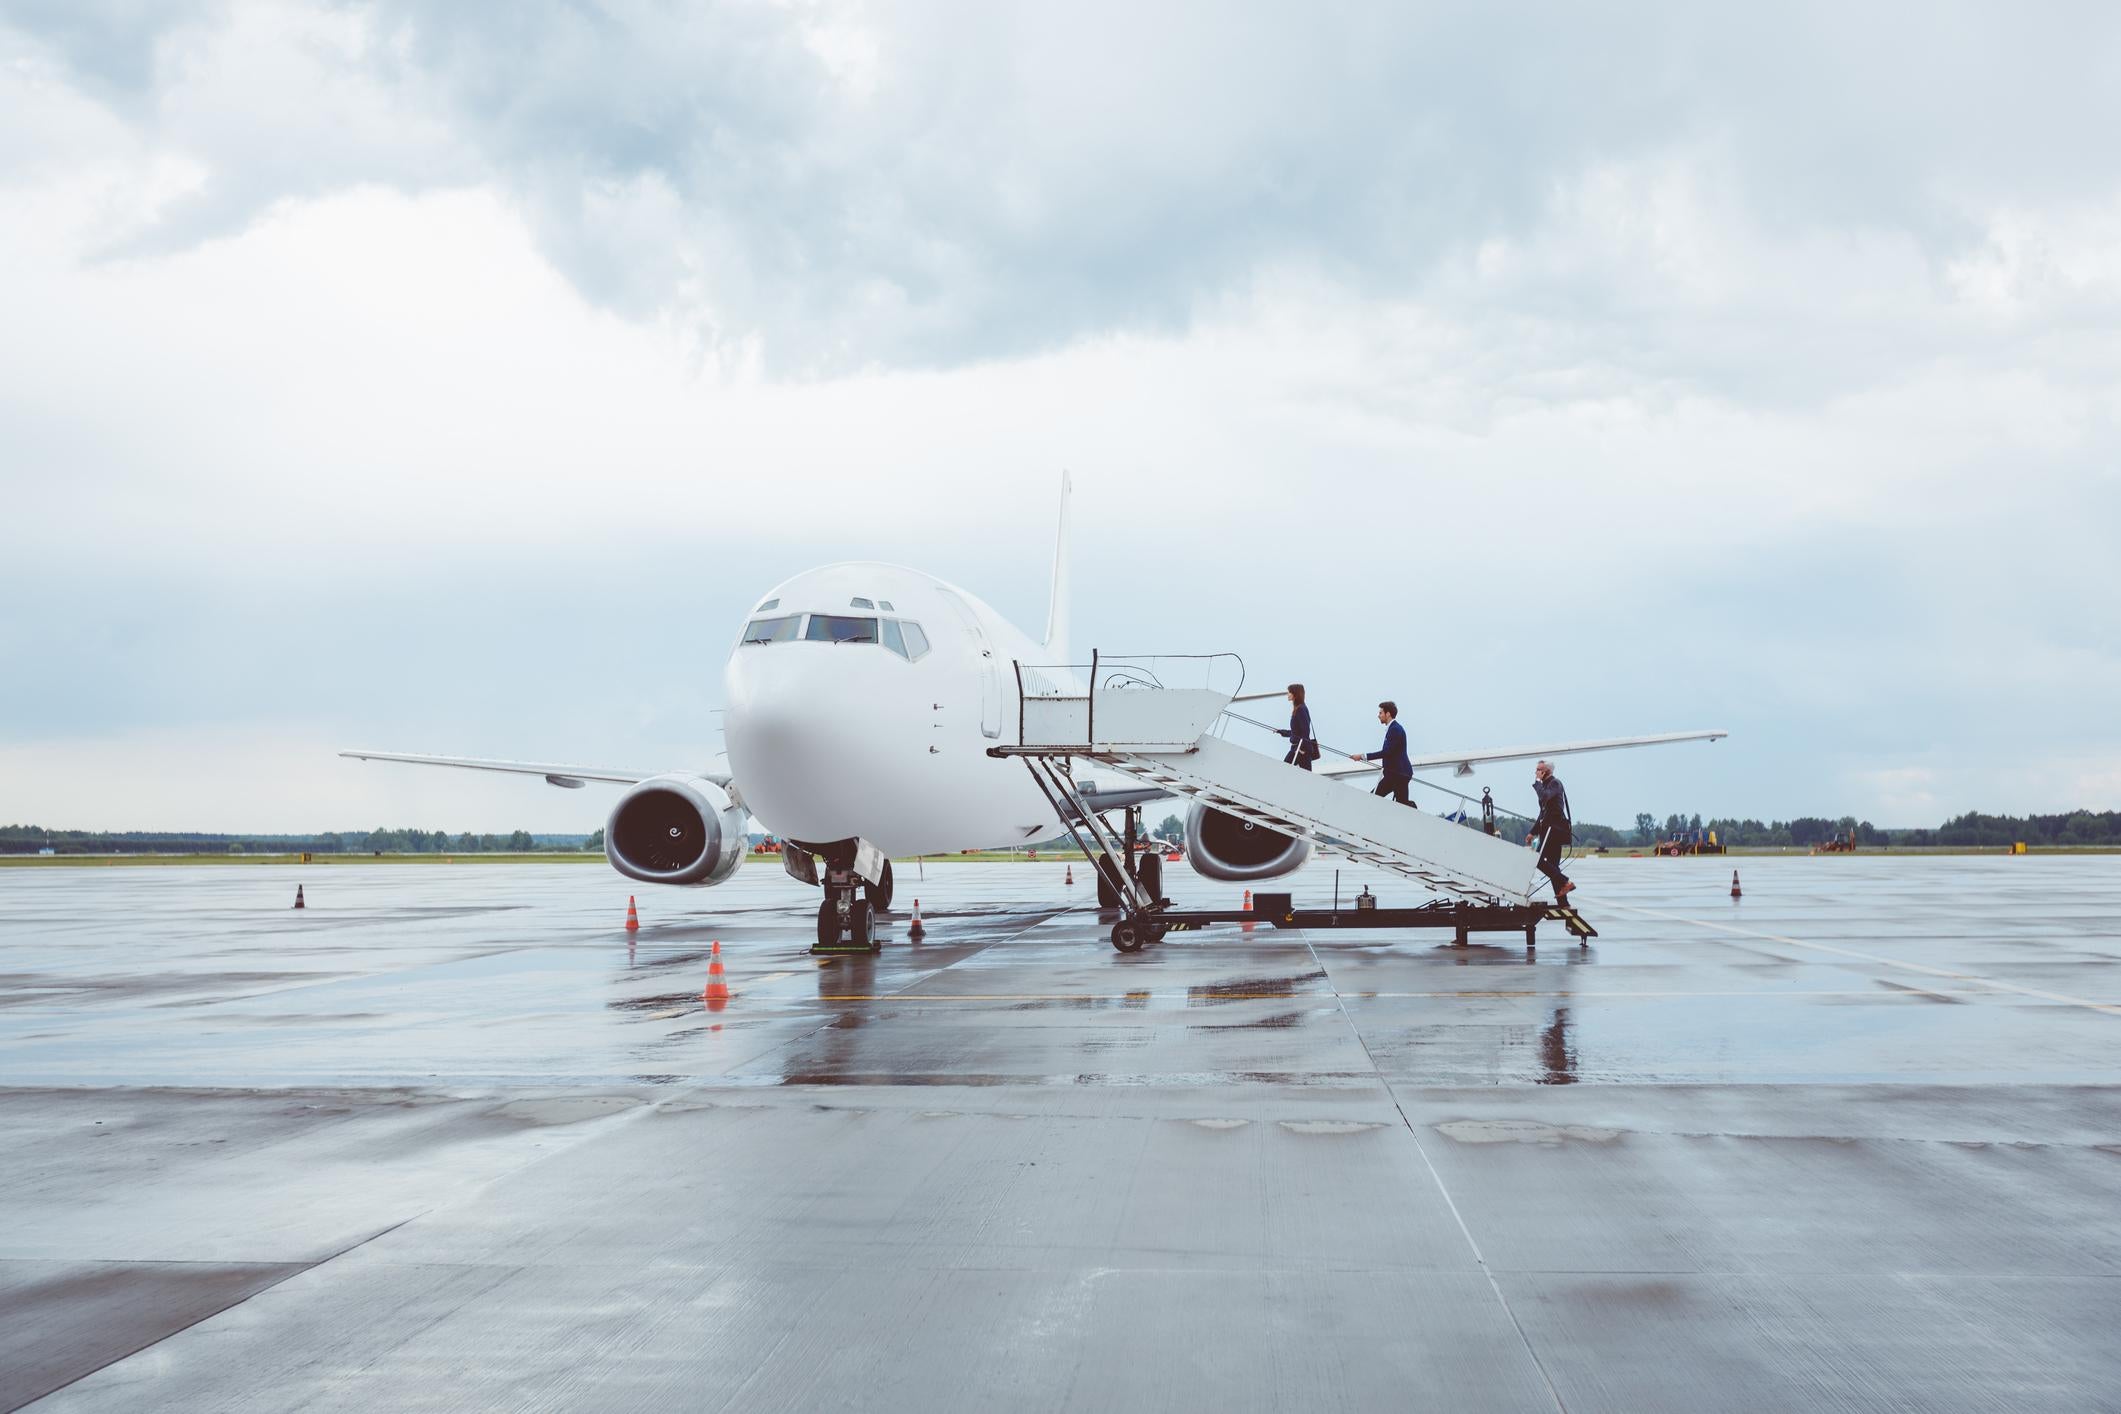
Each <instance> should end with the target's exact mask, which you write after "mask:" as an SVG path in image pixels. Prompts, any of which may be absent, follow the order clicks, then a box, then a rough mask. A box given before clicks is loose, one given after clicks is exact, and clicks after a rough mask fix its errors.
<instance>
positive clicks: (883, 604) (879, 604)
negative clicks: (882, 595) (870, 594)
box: [876, 599, 891, 610]
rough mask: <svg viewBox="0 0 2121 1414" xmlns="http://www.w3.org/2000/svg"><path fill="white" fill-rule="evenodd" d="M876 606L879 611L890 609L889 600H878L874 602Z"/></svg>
mask: <svg viewBox="0 0 2121 1414" xmlns="http://www.w3.org/2000/svg"><path fill="white" fill-rule="evenodd" d="M876 606H877V607H878V608H879V609H886V610H888V609H889V608H890V607H891V601H890V600H889V599H879V600H877V601H876Z"/></svg>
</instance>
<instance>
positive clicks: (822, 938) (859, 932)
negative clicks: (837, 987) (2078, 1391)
mask: <svg viewBox="0 0 2121 1414" xmlns="http://www.w3.org/2000/svg"><path fill="white" fill-rule="evenodd" d="M883 950H884V942H883V939H881V938H879V937H878V936H877V934H876V910H875V909H874V908H872V907H870V905H869V900H868V899H865V898H858V897H856V896H855V895H854V892H853V890H851V889H850V890H848V891H847V894H846V896H845V898H844V899H837V898H828V899H826V900H825V901H824V902H823V903H821V904H819V905H818V910H817V947H816V949H815V951H817V952H872V953H874V952H882V951H883Z"/></svg>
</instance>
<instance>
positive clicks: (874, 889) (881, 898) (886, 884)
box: [862, 859, 897, 913]
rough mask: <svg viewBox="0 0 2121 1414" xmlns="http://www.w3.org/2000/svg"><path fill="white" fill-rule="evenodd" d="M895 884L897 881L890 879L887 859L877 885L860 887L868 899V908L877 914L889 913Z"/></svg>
mask: <svg viewBox="0 0 2121 1414" xmlns="http://www.w3.org/2000/svg"><path fill="white" fill-rule="evenodd" d="M896 883H897V881H896V880H894V879H893V878H892V877H891V861H890V860H888V859H887V860H885V861H884V877H883V879H882V880H881V881H880V882H878V883H874V884H864V885H863V886H862V889H863V891H864V892H865V893H866V894H867V895H868V897H869V906H870V907H871V908H873V909H875V910H876V911H877V912H878V913H889V912H890V911H891V893H892V890H893V888H894V887H895V886H896Z"/></svg>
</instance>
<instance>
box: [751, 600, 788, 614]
mask: <svg viewBox="0 0 2121 1414" xmlns="http://www.w3.org/2000/svg"><path fill="white" fill-rule="evenodd" d="M780 607H781V601H780V600H778V599H768V600H767V601H766V602H765V603H763V604H761V605H759V606H758V607H757V608H756V609H753V610H752V611H751V612H752V613H754V614H763V613H765V612H766V611H767V610H768V609H778V608H780Z"/></svg>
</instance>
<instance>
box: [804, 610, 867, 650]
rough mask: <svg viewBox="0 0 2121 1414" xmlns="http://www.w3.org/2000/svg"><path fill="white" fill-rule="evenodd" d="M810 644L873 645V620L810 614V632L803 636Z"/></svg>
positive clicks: (837, 615)
mask: <svg viewBox="0 0 2121 1414" xmlns="http://www.w3.org/2000/svg"><path fill="white" fill-rule="evenodd" d="M803 637H804V638H806V639H808V640H809V641H810V642H812V643H874V642H876V620H875V619H851V618H846V617H844V616H842V615H839V614H812V615H811V616H810V631H809V632H808V633H806V634H804V635H803Z"/></svg>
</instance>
